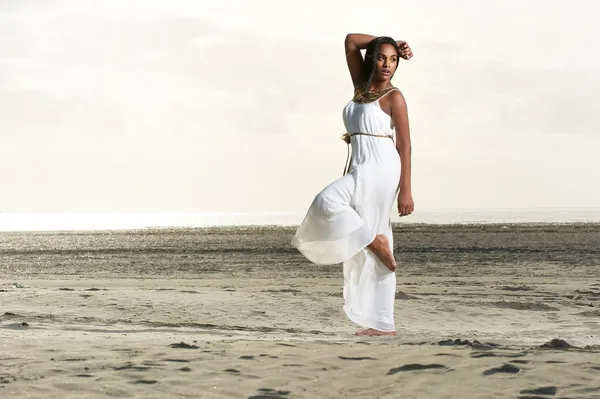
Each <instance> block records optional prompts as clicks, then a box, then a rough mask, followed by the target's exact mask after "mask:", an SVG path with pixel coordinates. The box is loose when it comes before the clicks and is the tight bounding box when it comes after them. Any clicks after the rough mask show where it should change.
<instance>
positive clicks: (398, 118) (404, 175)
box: [390, 90, 415, 216]
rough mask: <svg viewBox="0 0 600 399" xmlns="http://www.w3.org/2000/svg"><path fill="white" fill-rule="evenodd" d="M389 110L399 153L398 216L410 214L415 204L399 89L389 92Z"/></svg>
mask: <svg viewBox="0 0 600 399" xmlns="http://www.w3.org/2000/svg"><path fill="white" fill-rule="evenodd" d="M390 96H391V98H390V99H391V111H392V121H393V123H394V129H395V130H396V149H397V150H398V154H399V155H400V167H401V171H400V192H399V193H398V213H399V214H400V216H406V215H410V214H411V213H412V212H413V210H414V208H415V204H414V202H413V198H412V187H411V155H412V148H411V143H410V127H409V124H408V109H407V106H406V100H405V98H404V96H403V95H402V93H401V92H400V91H399V90H394V91H393V92H391V93H390Z"/></svg>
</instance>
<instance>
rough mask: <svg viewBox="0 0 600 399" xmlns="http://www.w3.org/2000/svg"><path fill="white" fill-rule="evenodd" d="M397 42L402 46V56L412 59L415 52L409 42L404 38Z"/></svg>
mask: <svg viewBox="0 0 600 399" xmlns="http://www.w3.org/2000/svg"><path fill="white" fill-rule="evenodd" d="M396 44H397V45H398V47H399V48H400V57H401V58H403V59H405V60H410V59H411V58H412V56H413V53H412V49H411V48H410V46H409V45H408V43H407V42H405V41H404V40H398V41H397V42H396Z"/></svg>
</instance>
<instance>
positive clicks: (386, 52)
mask: <svg viewBox="0 0 600 399" xmlns="http://www.w3.org/2000/svg"><path fill="white" fill-rule="evenodd" d="M397 66H398V53H397V52H396V48H395V47H394V46H392V45H391V44H389V43H384V44H382V45H381V46H380V47H379V53H378V54H377V70H376V71H375V77H376V78H377V80H379V81H387V80H390V79H391V78H392V76H394V72H396V67H397Z"/></svg>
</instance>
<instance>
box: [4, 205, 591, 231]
mask: <svg viewBox="0 0 600 399" xmlns="http://www.w3.org/2000/svg"><path fill="white" fill-rule="evenodd" d="M303 217H304V214H303V213H286V212H279V213H1V212H0V231H100V230H128V229H144V228H174V227H190V228H193V227H211V226H295V225H298V224H299V223H301V222H302V218H303ZM392 221H393V222H396V223H401V224H403V223H408V224H413V223H419V224H421V223H423V224H496V223H529V224H537V223H559V224H560V223H600V208H556V209H555V208H550V209H491V210H469V209H463V210H437V211H425V212H420V211H417V212H416V213H414V214H413V215H411V216H409V217H405V218H399V217H397V216H394V217H393V218H392Z"/></svg>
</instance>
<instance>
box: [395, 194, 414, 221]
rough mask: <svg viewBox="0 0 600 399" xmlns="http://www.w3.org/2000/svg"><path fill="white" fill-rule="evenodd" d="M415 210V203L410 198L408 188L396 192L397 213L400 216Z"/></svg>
mask: <svg viewBox="0 0 600 399" xmlns="http://www.w3.org/2000/svg"><path fill="white" fill-rule="evenodd" d="M414 210H415V203H414V201H413V198H412V193H411V192H410V191H408V190H406V191H403V190H400V193H399V194H398V214H399V215H400V216H407V215H410V214H411V213H413V211H414Z"/></svg>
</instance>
